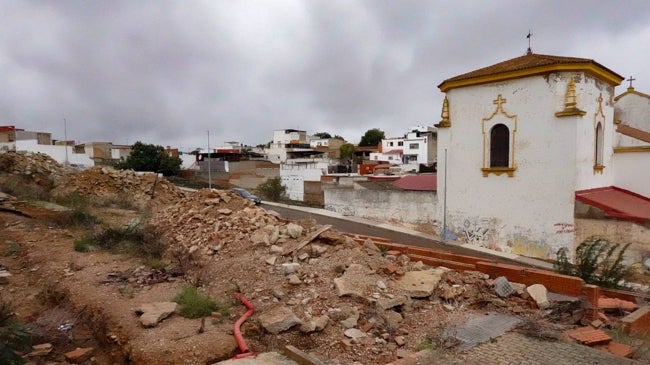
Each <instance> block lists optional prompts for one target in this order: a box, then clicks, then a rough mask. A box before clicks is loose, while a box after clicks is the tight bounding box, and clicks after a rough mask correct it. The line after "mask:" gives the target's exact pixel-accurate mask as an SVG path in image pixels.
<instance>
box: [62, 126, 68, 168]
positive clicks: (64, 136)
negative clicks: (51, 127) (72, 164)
mask: <svg viewBox="0 0 650 365" xmlns="http://www.w3.org/2000/svg"><path fill="white" fill-rule="evenodd" d="M63 139H65V141H64V146H65V165H66V166H67V165H68V121H67V120H65V118H63Z"/></svg>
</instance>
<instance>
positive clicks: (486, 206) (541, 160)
mask: <svg viewBox="0 0 650 365" xmlns="http://www.w3.org/2000/svg"><path fill="white" fill-rule="evenodd" d="M576 76H578V77H576ZM570 77H576V89H577V93H578V107H579V108H581V109H583V110H585V111H587V114H586V115H585V116H584V117H573V116H572V117H564V118H557V117H555V112H557V111H560V110H563V109H564V101H565V100H564V95H565V94H566V85H567V83H568V80H569V78H570ZM599 87H600V88H603V89H606V88H604V87H603V85H598V83H597V82H595V81H594V80H593V79H590V78H585V77H584V75H579V74H576V73H561V74H551V75H548V76H547V77H542V76H533V77H527V78H523V79H516V80H512V81H505V82H498V83H491V84H484V85H478V86H473V87H465V88H457V89H452V90H450V91H449V92H448V93H447V97H448V99H449V108H450V120H451V123H452V126H451V128H440V129H439V130H438V194H439V196H440V204H439V205H438V214H439V217H440V218H439V220H441V221H442V217H443V211H444V210H445V207H444V204H443V200H444V195H445V184H444V181H445V175H446V180H447V186H448V187H449V188H448V189H446V190H447V192H446V201H447V204H446V212H447V216H446V224H447V230H448V232H450V233H451V234H450V236H451V238H455V239H457V240H461V241H466V242H469V243H472V244H475V245H479V246H484V247H489V248H492V249H497V250H501V251H506V252H513V253H517V254H523V255H528V256H533V257H545V258H548V257H553V255H554V254H555V252H556V251H557V250H558V249H559V248H562V247H567V248H571V247H572V244H573V231H574V218H573V210H574V195H575V190H576V188H577V187H579V186H581V187H583V188H587V187H588V186H594V185H598V184H600V183H601V182H602V181H605V180H606V179H605V175H598V176H596V177H594V174H593V157H592V156H593V146H589V147H584V146H583V147H580V148H577V147H576V144H577V141H581V142H580V143H583V141H585V140H587V139H589V140H590V141H592V143H593V116H594V114H595V112H596V110H595V109H594V107H595V106H596V105H597V104H594V102H593V99H595V98H597V96H598V94H599V92H600V91H601V90H600V89H599ZM499 94H501V95H502V97H503V98H505V99H506V103H504V104H503V109H504V110H505V112H507V113H508V114H509V115H511V116H516V131H515V133H514V148H513V151H511V154H512V155H513V157H511V158H514V164H515V167H516V171H514V176H513V177H508V176H507V174H505V173H504V174H501V175H500V176H497V175H494V174H489V175H488V176H487V177H484V176H483V174H482V171H481V168H482V167H483V166H482V165H483V162H482V161H483V156H484V153H487V154H488V155H489V146H488V150H487V151H486V152H484V142H483V138H484V135H483V130H482V125H483V119H484V118H485V119H487V118H490V117H491V116H492V114H493V113H494V112H495V110H496V105H495V104H494V100H495V99H497V96H498V95H499ZM594 95H595V97H594ZM608 97H609V95H608V93H606V92H604V91H603V98H604V99H605V100H608ZM587 99H589V100H591V101H589V102H587V101H586V100H587ZM604 103H605V102H604ZM604 103H603V104H604ZM608 113H610V114H609V117H610V119H611V107H610V108H609V110H608ZM495 118H496V119H495ZM514 120H515V118H508V117H507V116H506V115H504V114H498V115H495V116H494V117H492V119H490V120H489V121H488V124H489V122H495V121H496V122H503V123H504V124H508V123H510V124H511V125H512V126H513V128H514ZM578 124H586V125H587V126H581V127H578ZM606 128H607V127H606ZM587 129H589V130H591V131H592V132H591V133H592V136H591V137H589V136H588V135H587V134H586V133H587V132H586V130H587ZM485 133H489V130H487V131H485ZM610 146H611V141H610ZM445 149H447V173H446V174H445V166H444V151H445ZM610 150H611V149H610ZM586 151H589V156H590V157H592V159H590V160H588V161H586V160H585V156H586V154H587V152H586ZM610 159H611V158H610ZM578 160H579V161H578ZM577 163H580V164H585V165H586V166H588V167H589V174H590V175H589V176H587V172H586V171H585V172H581V173H576V164H577ZM607 163H609V164H610V165H611V163H610V162H607ZM610 170H611V169H610ZM608 177H609V176H608ZM578 181H580V184H578Z"/></svg>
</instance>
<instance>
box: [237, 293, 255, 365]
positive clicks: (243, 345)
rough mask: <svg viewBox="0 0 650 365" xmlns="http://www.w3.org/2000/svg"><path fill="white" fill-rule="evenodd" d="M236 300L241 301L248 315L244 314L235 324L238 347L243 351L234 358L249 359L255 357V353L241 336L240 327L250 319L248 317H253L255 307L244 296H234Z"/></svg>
mask: <svg viewBox="0 0 650 365" xmlns="http://www.w3.org/2000/svg"><path fill="white" fill-rule="evenodd" d="M234 296H235V298H237V299H239V300H241V302H242V303H243V304H244V305H245V306H246V308H248V310H247V311H246V313H244V314H243V315H242V316H241V317H239V319H238V320H237V322H235V328H234V329H233V333H234V335H235V341H237V346H239V351H241V353H240V354H237V355H235V356H233V359H242V358H244V357H249V356H255V353H254V352H252V351H251V350H250V349H249V348H248V346H247V345H246V341H244V336H242V334H241V330H240V329H239V327H241V325H242V324H243V323H244V322H245V321H246V319H248V317H250V316H252V315H253V312H255V307H253V304H251V302H249V301H248V299H246V298H244V296H243V295H239V294H237V293H235V294H234Z"/></svg>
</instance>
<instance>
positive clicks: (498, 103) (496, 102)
mask: <svg viewBox="0 0 650 365" xmlns="http://www.w3.org/2000/svg"><path fill="white" fill-rule="evenodd" d="M505 102H506V99H504V98H502V97H501V94H499V96H497V98H496V99H494V100H493V101H492V103H493V104H494V105H496V106H497V111H499V110H501V111H503V105H502V104H505Z"/></svg>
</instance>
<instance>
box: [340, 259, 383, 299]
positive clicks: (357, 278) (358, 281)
mask: <svg viewBox="0 0 650 365" xmlns="http://www.w3.org/2000/svg"><path fill="white" fill-rule="evenodd" d="M377 280H379V276H378V275H376V274H374V273H373V271H372V270H369V269H367V268H366V267H364V266H361V265H359V264H351V265H350V266H349V267H348V268H347V269H346V270H345V273H344V274H343V276H341V277H340V278H335V279H334V286H335V288H336V294H337V295H338V296H339V297H343V296H349V297H356V298H365V297H366V296H367V295H368V294H369V293H371V292H373V291H374V288H375V287H376V284H377Z"/></svg>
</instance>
